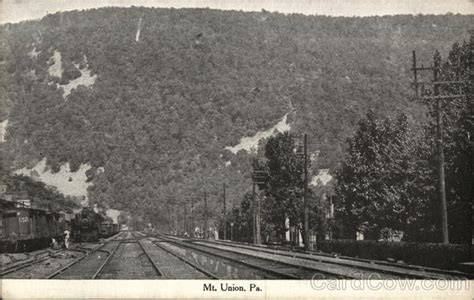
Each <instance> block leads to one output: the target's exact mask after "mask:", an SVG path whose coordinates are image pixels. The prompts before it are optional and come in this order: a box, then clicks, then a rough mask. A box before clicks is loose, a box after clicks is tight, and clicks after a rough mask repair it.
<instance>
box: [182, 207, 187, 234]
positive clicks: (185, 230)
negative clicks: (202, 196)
mask: <svg viewBox="0 0 474 300" xmlns="http://www.w3.org/2000/svg"><path fill="white" fill-rule="evenodd" d="M183 226H184V232H185V233H187V232H188V222H187V208H186V203H184V220H183Z"/></svg>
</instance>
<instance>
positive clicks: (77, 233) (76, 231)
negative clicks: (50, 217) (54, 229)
mask: <svg viewBox="0 0 474 300" xmlns="http://www.w3.org/2000/svg"><path fill="white" fill-rule="evenodd" d="M119 231H120V226H119V224H117V223H114V222H112V220H111V219H110V218H108V217H106V216H104V215H102V214H101V213H97V212H95V211H94V209H92V208H90V207H84V208H83V209H82V211H81V212H79V213H77V214H76V215H75V216H74V219H72V221H71V234H72V239H73V240H74V241H77V242H97V241H98V240H99V239H100V238H106V237H110V236H112V235H114V234H117V233H118V232H119Z"/></svg>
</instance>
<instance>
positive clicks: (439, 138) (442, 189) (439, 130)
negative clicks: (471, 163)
mask: <svg viewBox="0 0 474 300" xmlns="http://www.w3.org/2000/svg"><path fill="white" fill-rule="evenodd" d="M439 67H440V66H439V60H437V59H435V60H434V68H433V82H435V83H434V86H433V89H434V97H438V98H436V145H437V149H438V193H439V198H440V200H441V230H442V235H443V243H445V244H447V243H449V233H448V208H447V204H446V183H445V179H444V145H443V116H442V115H441V113H442V112H441V109H442V108H441V99H440V98H439V86H438V84H437V83H436V82H438V76H439V74H438V72H439Z"/></svg>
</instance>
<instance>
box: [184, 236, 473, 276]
mask: <svg viewBox="0 0 474 300" xmlns="http://www.w3.org/2000/svg"><path fill="white" fill-rule="evenodd" d="M192 241H193V242H194V241H196V242H205V243H209V244H217V245H225V246H230V247H236V248H241V249H248V250H255V251H259V252H264V253H270V254H277V255H282V256H288V257H293V258H301V259H308V260H311V261H317V262H325V263H332V264H337V265H342V266H347V267H354V268H361V269H366V270H370V271H381V272H393V273H394V274H396V275H407V274H406V271H408V270H413V271H417V272H430V273H435V274H439V275H449V276H454V277H459V278H474V274H470V273H465V272H461V271H454V270H442V269H436V268H431V267H423V266H415V265H400V264H395V263H390V262H385V261H378V260H370V259H364V258H357V257H349V256H342V257H339V258H340V259H343V260H347V261H348V262H344V261H340V262H334V261H332V260H329V259H328V258H334V257H333V256H332V255H330V254H325V253H314V252H308V251H294V252H295V253H291V252H288V253H276V252H275V251H285V249H278V248H272V247H265V246H262V245H258V246H257V245H250V244H240V243H237V242H230V241H210V240H199V239H193V240H192ZM295 254H306V255H310V256H311V257H301V256H298V255H295ZM350 260H352V261H355V262H361V263H367V264H370V265H367V266H359V265H354V264H352V263H351V262H350ZM377 266H386V267H393V268H398V269H400V270H391V271H390V270H381V269H380V268H378V267H377ZM403 269H406V270H403ZM410 276H417V275H414V274H413V275H410ZM419 276H420V277H417V278H422V279H426V278H431V279H439V278H438V277H434V276H432V277H428V276H425V275H423V274H419Z"/></svg>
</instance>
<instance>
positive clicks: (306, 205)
mask: <svg viewBox="0 0 474 300" xmlns="http://www.w3.org/2000/svg"><path fill="white" fill-rule="evenodd" d="M303 147H304V189H303V205H304V236H305V241H304V246H305V250H306V251H309V250H311V249H310V245H309V201H308V135H307V134H306V133H305V135H304V145H303Z"/></svg>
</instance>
